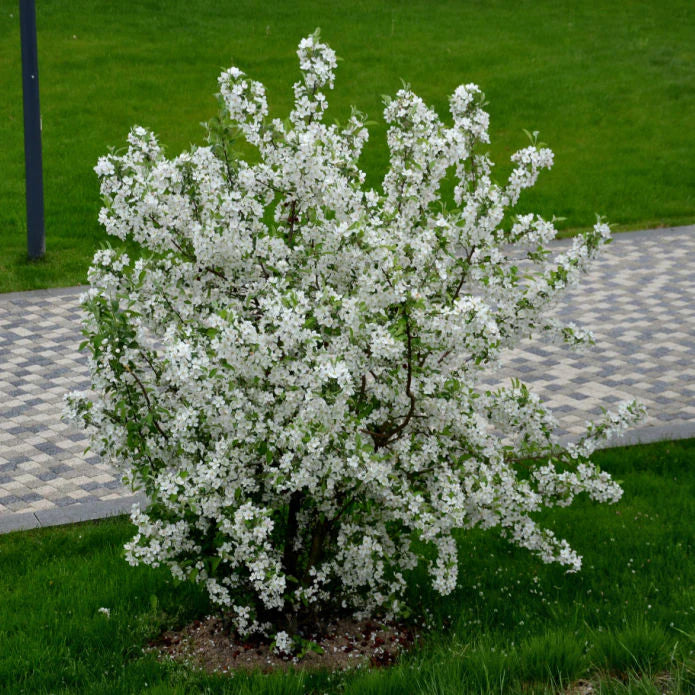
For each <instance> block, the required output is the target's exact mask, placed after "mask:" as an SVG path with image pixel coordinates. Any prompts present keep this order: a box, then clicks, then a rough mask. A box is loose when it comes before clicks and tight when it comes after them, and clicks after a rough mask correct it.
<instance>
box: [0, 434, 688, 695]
mask: <svg viewBox="0 0 695 695" xmlns="http://www.w3.org/2000/svg"><path fill="white" fill-rule="evenodd" d="M595 461H596V463H598V464H599V465H600V466H601V467H602V468H604V469H605V470H608V471H610V472H611V473H612V474H613V475H614V476H615V477H616V478H617V479H618V480H621V481H622V484H623V487H624V490H625V494H624V497H623V499H622V500H621V501H620V502H619V503H618V504H616V505H599V504H595V503H592V502H590V501H587V500H586V499H581V500H578V503H577V504H575V505H574V506H572V507H570V508H568V509H560V510H554V511H550V512H547V513H545V514H544V515H543V521H544V523H545V524H546V525H548V526H549V527H551V528H554V529H555V530H556V531H557V533H558V535H560V536H561V537H565V538H567V539H568V540H569V542H570V543H571V545H572V546H573V547H574V548H576V549H577V550H578V551H579V552H580V553H581V554H582V555H583V557H584V567H583V569H582V570H581V572H579V573H576V574H567V573H566V572H565V571H564V570H563V568H562V567H558V566H554V565H543V564H542V563H541V562H540V561H539V560H537V559H536V558H535V557H533V556H532V555H530V553H528V552H527V551H523V550H518V549H514V548H512V547H510V546H509V545H508V544H507V543H506V542H504V541H502V540H501V539H500V538H499V536H498V534H497V533H496V532H495V531H490V532H479V531H475V532H468V533H462V534H461V535H460V538H459V548H460V553H461V560H460V571H459V588H458V589H457V590H456V591H455V592H454V593H453V594H452V595H451V596H449V597H446V598H442V597H439V596H438V595H436V594H435V593H434V592H433V591H432V590H431V589H429V588H428V582H427V580H426V577H425V573H424V571H423V572H419V573H416V574H415V575H414V576H411V577H410V582H409V587H410V604H411V605H412V606H413V608H414V610H415V615H416V616H419V617H420V618H423V617H424V618H426V619H428V620H429V622H430V623H431V625H432V626H433V629H432V630H431V631H429V632H426V633H423V640H422V643H421V645H420V647H419V648H418V649H416V650H415V651H414V652H413V653H411V654H409V655H406V656H405V657H403V659H402V660H401V661H400V663H399V664H397V665H396V666H394V667H393V668H391V669H377V670H372V671H366V670H360V671H355V672H347V673H335V674H328V673H306V672H297V673H286V674H283V673H275V674H272V675H259V674H255V675H254V674H251V675H249V674H245V673H241V672H239V673H236V674H235V675H233V676H231V677H230V676H221V675H208V674H205V673H200V672H196V671H195V670H193V669H190V668H187V667H185V666H183V665H179V664H172V663H159V662H157V661H156V659H155V658H154V656H153V655H151V654H144V653H143V647H144V646H146V645H147V642H148V641H149V640H150V639H152V638H154V637H156V636H157V635H158V634H159V632H160V630H161V629H162V628H163V627H165V626H176V625H182V624H186V623H187V622H188V621H190V620H191V619H193V618H195V617H200V616H203V615H205V614H206V613H207V612H208V611H209V610H210V607H209V605H208V604H207V601H206V599H205V596H204V595H203V592H201V591H199V590H198V589H196V588H195V587H192V586H189V585H178V586H176V585H174V584H173V583H172V581H171V577H170V575H169V574H168V573H167V571H166V570H164V569H157V570H153V569H150V568H147V567H137V568H132V567H130V566H128V565H127V564H126V562H125V560H124V559H123V551H122V545H123V543H124V542H125V541H126V540H128V539H129V537H130V536H132V534H133V527H132V526H131V525H130V524H129V522H128V521H127V520H125V519H118V520H111V521H102V522H96V523H88V524H80V525H75V526H64V527H58V528H53V529H39V530H35V531H26V532H20V533H12V534H8V535H5V536H0V597H1V600H0V692H2V693H6V694H7V695H48V693H53V694H54V695H59V694H60V695H77V694H85V695H86V694H89V695H97V694H99V695H126V694H128V695H130V694H131V693H132V694H135V693H137V694H138V695H140V693H147V694H149V695H155V694H158V695H172V694H173V695H184V693H206V694H208V695H212V694H217V693H228V694H232V693H234V694H236V695H261V694H267V695H281V694H283V693H285V694H287V695H290V694H293V695H308V694H313V695H319V694H324V693H325V694H330V695H333V694H335V695H337V694H344V695H411V694H412V695H415V694H418V695H461V694H462V693H466V694H467V693H480V694H492V693H498V694H500V695H502V694H503V693H506V694H509V695H516V694H518V693H525V694H532V693H537V694H540V693H572V695H579V694H580V693H583V694H584V695H589V693H592V694H598V693H604V694H608V693H612V694H614V695H630V694H632V695H638V694H640V695H657V694H661V695H663V693H671V694H672V695H678V694H685V693H692V692H695V657H694V655H693V654H694V650H695V564H694V563H693V561H692V558H693V553H694V552H695V524H694V523H693V522H694V520H695V440H689V441H681V442H675V443H668V442H667V443H660V444H652V445H647V446H637V447H630V448H625V449H613V450H608V451H604V452H600V453H598V454H596V455H595ZM102 608H105V609H108V611H109V612H110V615H109V616H106V615H105V614H104V612H103V611H100V609H102ZM580 679H585V680H586V679H588V680H590V681H591V682H592V683H593V690H591V691H590V690H587V689H586V685H585V686H584V689H581V688H579V687H578V686H576V684H577V683H578V681H580ZM570 684H574V685H575V686H576V687H575V689H572V690H570V689H568V686H569V685H570Z"/></svg>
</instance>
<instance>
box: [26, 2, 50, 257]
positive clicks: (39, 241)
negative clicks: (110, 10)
mask: <svg viewBox="0 0 695 695" xmlns="http://www.w3.org/2000/svg"><path fill="white" fill-rule="evenodd" d="M19 32H20V35H21V38H22V88H23V92H24V163H25V170H26V194H27V250H28V251H29V258H41V256H43V254H44V252H45V251H46V238H45V233H44V222H43V174H42V168H43V165H42V162H41V111H40V109H39V59H38V53H37V50H36V7H35V5H34V0H19Z"/></svg>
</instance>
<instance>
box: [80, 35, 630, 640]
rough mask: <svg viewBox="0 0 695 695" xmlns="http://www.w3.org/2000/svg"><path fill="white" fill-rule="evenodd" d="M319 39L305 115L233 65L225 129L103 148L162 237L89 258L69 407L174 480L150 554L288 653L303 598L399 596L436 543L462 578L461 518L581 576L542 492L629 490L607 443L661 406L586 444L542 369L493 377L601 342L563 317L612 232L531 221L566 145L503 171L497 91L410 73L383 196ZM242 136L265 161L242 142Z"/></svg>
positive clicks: (108, 446)
mask: <svg viewBox="0 0 695 695" xmlns="http://www.w3.org/2000/svg"><path fill="white" fill-rule="evenodd" d="M298 55H299V62H300V69H301V71H302V78H301V80H300V81H299V82H297V84H295V85H294V94H295V104H294V108H293V110H292V112H291V114H290V117H289V119H288V120H287V121H281V120H279V119H272V120H271V119H270V117H269V113H268V105H267V100H266V97H265V90H264V88H263V86H262V85H261V84H260V83H258V82H253V81H252V80H249V79H248V78H247V76H246V75H245V74H244V73H243V72H242V71H241V70H239V69H238V68H234V67H233V68H230V69H229V70H226V71H224V72H223V73H222V75H221V76H220V79H219V88H220V103H221V106H222V113H221V115H220V117H219V119H216V120H213V121H212V122H211V123H210V124H209V125H208V135H209V144H208V146H206V147H197V148H195V147H194V148H192V149H191V151H189V152H184V153H182V154H181V155H179V156H177V157H174V158H172V159H167V158H166V157H165V156H164V154H163V151H162V148H161V147H160V146H159V144H158V142H157V140H156V138H155V136H154V135H153V134H152V133H151V132H149V131H147V130H145V129H144V128H141V127H135V128H133V129H132V131H131V132H130V135H129V136H128V146H127V149H126V151H125V152H124V153H123V154H111V155H107V156H106V157H102V158H101V159H100V160H99V163H98V165H97V167H96V172H97V174H98V175H99V178H100V180H101V193H102V195H103V197H104V199H105V201H106V203H105V206H104V208H103V209H102V211H101V213H100V216H99V219H100V221H101V222H102V224H103V225H104V226H105V228H106V230H107V232H108V233H109V234H111V235H114V236H115V237H117V238H119V239H128V240H130V241H131V242H135V243H136V244H138V245H139V246H140V247H141V249H142V252H141V253H140V255H139V257H138V258H137V259H135V258H131V257H129V256H128V255H126V254H125V253H123V252H122V251H120V250H116V249H105V250H103V251H99V252H97V254H96V255H95V257H94V261H93V264H92V267H91V269H90V271H89V281H90V285H91V288H90V289H89V290H88V291H87V292H86V293H84V294H83V296H82V305H83V306H84V308H85V310H86V314H87V318H86V321H85V324H84V333H85V336H86V345H87V347H88V353H89V368H90V372H91V376H92V391H91V393H78V392H76V393H74V394H72V395H71V396H70V397H69V398H68V404H67V412H68V414H69V415H70V416H71V417H72V418H73V419H76V420H78V421H81V422H82V424H84V425H85V426H87V427H89V428H91V433H92V440H93V446H94V447H95V449H96V450H97V451H98V452H99V453H100V454H101V455H102V456H103V457H104V458H105V460H106V461H107V462H109V463H111V464H113V465H115V466H117V467H118V468H119V469H120V470H121V471H122V472H123V475H124V479H125V480H126V481H128V482H129V483H130V484H132V485H133V486H134V487H136V488H140V489H143V490H144V491H145V492H146V494H147V495H148V497H149V499H150V501H151V504H150V506H149V507H148V508H147V509H145V510H142V509H140V508H139V507H137V506H136V507H135V508H134V509H133V512H132V515H131V519H132V521H133V523H134V524H135V526H136V529H137V530H136V535H135V536H134V538H133V539H132V540H131V541H130V542H129V543H127V545H126V557H127V559H128V561H129V562H131V563H132V564H139V563H145V564H148V565H151V566H155V567H156V566H158V565H164V566H166V567H168V568H169V569H170V570H171V572H172V574H173V575H174V576H175V577H177V578H178V579H188V580H191V581H195V582H198V583H201V584H202V585H203V586H204V587H205V588H206V590H207V592H208V594H209V596H210V598H211V600H212V601H213V602H214V603H215V604H217V605H219V606H220V607H221V608H223V609H224V610H226V611H227V612H228V614H229V615H230V616H231V618H232V620H233V622H234V625H235V627H236V628H237V630H239V631H240V632H242V633H247V632H254V631H256V632H263V631H273V633H274V634H275V644H276V649H277V650H278V651H279V652H283V653H288V651H289V650H290V649H291V640H292V637H291V635H290V632H291V631H292V629H293V628H292V627H291V626H292V625H293V624H295V623H293V620H292V619H291V616H293V615H294V616H295V617H296V618H297V619H301V618H302V616H305V617H306V616H307V615H309V614H310V612H311V611H312V610H314V609H315V608H316V607H318V608H323V609H326V610H329V609H330V608H332V607H349V608H350V609H352V610H353V611H355V612H356V613H357V614H367V613H369V612H371V611H375V610H385V611H389V610H390V611H395V610H397V608H398V606H400V605H401V604H402V600H403V593H404V589H405V586H406V577H407V573H408V572H409V571H411V570H412V569H413V568H415V567H416V565H417V564H418V562H419V559H418V557H417V556H416V555H415V554H414V553H413V552H412V550H411V541H412V540H414V539H416V538H419V539H420V541H422V542H424V543H426V544H428V545H429V546H430V547H431V549H432V551H433V557H432V560H431V562H430V563H429V565H428V569H429V573H430V576H431V581H432V584H433V586H434V588H435V589H436V590H437V591H439V592H440V593H442V594H447V593H449V592H451V591H452V590H453V589H454V588H455V586H456V583H457V577H458V569H459V561H460V559H459V558H458V556H457V550H456V544H455V542H454V536H453V533H454V531H455V530H456V529H470V528H474V527H480V528H492V527H498V528H499V529H500V530H501V532H502V533H503V534H504V535H505V536H506V537H507V538H509V540H510V541H511V542H512V543H515V544H517V545H519V546H521V547H524V548H528V549H529V550H531V551H532V552H534V553H536V554H537V555H538V556H539V557H540V558H541V559H542V560H543V561H545V562H559V563H561V564H563V565H565V566H567V567H568V568H569V569H570V570H576V569H578V567H579V565H580V558H579V556H578V555H577V553H576V552H574V551H573V550H572V549H571V548H570V547H569V546H568V545H567V543H566V542H565V541H564V540H562V539H558V538H556V537H555V536H554V535H553V534H552V532H550V531H549V530H547V529H542V528H540V527H539V525H538V524H537V522H536V521H534V519H533V513H534V512H536V511H537V510H539V509H541V508H543V507H546V506H552V505H565V504H569V503H570V502H571V501H572V499H574V497H575V496H576V495H578V494H580V493H587V494H588V495H589V496H590V497H591V498H592V499H594V500H596V501H601V502H611V501H615V500H617V499H618V498H619V496H620V492H621V491H620V488H619V487H618V485H617V484H616V483H615V482H613V481H612V480H611V478H610V476H609V475H608V474H606V473H605V472H602V471H599V470H598V469H597V468H596V467H595V466H594V465H593V464H592V463H591V462H590V461H589V457H590V456H591V453H592V452H593V451H594V449H595V448H596V446H597V445H599V444H600V443H601V442H602V441H604V440H605V439H607V438H608V437H612V436H615V435H617V434H619V433H620V432H621V431H622V430H623V429H624V428H625V427H626V426H628V425H630V424H631V423H633V422H635V421H636V420H638V419H639V418H640V417H641V416H642V415H643V410H642V408H641V407H640V406H639V405H637V404H635V403H632V404H623V405H621V406H620V407H619V408H618V411H617V413H615V414H611V413H607V414H606V415H605V417H604V419H603V420H602V421H600V422H598V423H590V424H589V425H588V428H587V433H586V435H585V436H584V437H582V438H581V439H580V440H579V441H578V442H575V443H574V444H571V445H569V446H568V447H567V448H565V449H563V448H562V447H561V446H560V444H559V442H558V441H557V438H556V437H555V435H554V429H555V427H556V421H555V419H554V418H553V415H552V413H551V411H550V410H549V408H548V407H547V406H546V405H545V404H544V403H543V402H542V401H541V399H540V397H539V396H538V395H537V394H535V393H533V392H532V391H531V390H530V389H529V388H528V387H527V386H526V385H524V384H522V383H521V382H519V381H514V382H513V383H512V384H510V385H509V386H507V387H503V388H501V389H498V390H497V391H489V390H486V389H485V388H483V387H482V386H480V384H481V383H482V382H483V378H484V375H485V372H486V371H488V370H491V369H494V368H495V367H496V366H497V364H498V363H499V359H500V355H501V354H502V352H503V351H504V350H505V349H509V348H512V347H514V346H515V345H517V344H518V343H519V341H520V340H521V339H522V338H525V337H527V336H529V335H533V334H536V335H539V336H541V337H543V336H547V337H553V338H555V339H556V340H560V341H562V342H564V343H566V344H568V345H570V346H579V345H582V344H585V343H587V342H590V341H591V340H592V338H591V335H590V334H589V333H588V332H586V331H583V329H580V328H579V327H577V326H574V325H571V324H570V325H562V324H559V323H557V322H556V321H549V320H548V319H547V313H548V309H549V308H550V307H551V306H552V305H553V304H554V303H555V302H556V301H557V299H558V297H559V296H560V295H561V293H562V291H563V290H565V289H566V288H567V287H569V286H571V285H572V284H573V283H575V282H577V280H578V279H579V277H580V275H581V273H582V272H583V271H584V270H585V269H586V268H587V267H588V266H589V264H590V262H591V260H592V259H593V258H594V257H595V256H596V254H597V252H598V251H599V250H600V248H601V246H602V245H603V244H604V243H606V242H607V241H608V240H609V231H608V228H607V226H606V225H605V224H604V223H602V222H599V223H597V225H596V226H595V227H594V229H593V230H591V231H589V232H587V233H585V234H584V235H582V236H580V237H577V238H576V239H575V240H574V242H573V244H572V246H571V248H570V249H569V250H568V251H567V252H566V253H563V254H561V255H559V256H557V257H556V258H552V256H551V254H550V253H549V252H548V251H547V250H546V248H545V244H547V242H549V241H550V240H551V239H553V238H554V237H555V228H554V226H553V223H552V222H551V221H546V220H543V219H542V218H541V217H539V216H537V215H531V214H527V215H520V216H517V217H513V216H512V215H510V214H508V213H509V212H510V210H511V209H512V208H513V206H514V204H515V203H516V201H517V200H518V198H519V195H520V193H521V191H522V190H523V189H525V188H528V187H530V186H532V185H533V184H534V183H535V182H536V179H537V177H538V175H539V173H540V171H541V170H542V169H547V168H550V167H551V166H552V162H553V156H552V152H551V151H550V150H549V149H547V148H545V147H543V146H540V145H537V144H535V141H534V142H533V144H532V145H530V146H529V147H526V148H524V149H523V150H521V151H519V152H517V153H516V154H514V155H513V156H512V163H513V164H514V169H513V171H512V174H511V175H510V177H509V179H508V181H507V182H506V183H505V184H503V185H500V184H498V183H496V182H495V180H494V178H493V173H492V172H493V164H492V162H491V161H490V159H489V158H488V157H487V155H485V154H483V153H482V150H481V146H482V145H485V144H487V143H488V142H489V135H488V128H489V117H488V114H487V113H486V111H485V110H484V96H483V94H482V92H481V90H480V89H479V88H478V87H477V86H475V85H471V84H468V85H465V86H461V87H459V88H458V89H457V90H456V91H455V92H454V94H453V96H452V97H451V100H450V110H451V115H452V118H453V122H452V125H451V126H447V125H446V124H445V123H444V122H443V121H442V120H441V119H440V117H439V116H438V115H437V113H436V112H435V111H434V109H432V108H430V107H428V106H427V105H426V104H425V103H424V102H423V101H422V100H421V99H420V98H419V97H417V96H416V95H415V94H414V93H413V92H412V91H411V90H410V89H409V88H407V87H404V88H403V89H402V90H400V91H399V92H398V93H397V94H396V96H395V97H394V99H393V100H391V101H390V102H389V103H388V104H387V106H386V110H385V118H386V121H387V123H388V133H387V140H388V146H389V152H390V166H389V170H388V172H387V173H386V175H385V177H384V180H383V186H382V189H381V190H379V191H377V190H365V187H364V181H365V174H364V172H362V171H361V170H360V169H359V166H358V163H357V162H358V158H359V156H360V153H361V150H362V147H363V145H364V143H365V142H366V139H367V131H366V128H365V126H364V117H363V116H362V115H361V114H359V113H357V112H353V114H352V116H351V117H350V119H349V121H348V122H347V124H346V125H345V126H342V127H341V126H338V125H335V124H333V125H328V124H327V123H326V122H325V121H324V119H323V116H324V112H325V110H326V107H327V100H326V96H325V93H324V91H325V90H328V89H332V88H333V82H334V71H335V67H336V56H335V53H334V52H333V51H332V50H331V49H330V48H329V47H328V46H326V45H325V44H323V43H321V42H320V40H319V37H318V35H317V34H314V35H313V36H311V37H308V38H306V39H304V40H302V42H301V43H300V46H299V51H298ZM230 134H231V136H236V135H241V136H243V137H244V138H245V139H246V140H247V141H248V142H250V143H251V144H252V145H254V146H255V147H256V148H257V149H258V153H259V156H258V157H257V158H256V159H254V160H253V162H251V163H249V162H245V161H243V160H241V159H239V158H238V157H236V156H235V154H234V150H233V147H232V144H233V143H232V141H231V139H230ZM450 171H452V172H454V175H455V189H454V194H453V200H449V201H442V197H441V193H440V184H441V182H442V180H443V179H444V177H445V176H446V175H447V172H450ZM444 203H446V204H444ZM520 259H521V260H520ZM522 264H523V272H522V271H521V270H520V266H521V265H522ZM519 459H528V460H530V461H531V462H532V463H531V464H530V465H531V467H532V470H531V474H530V475H526V474H523V475H522V474H520V472H519V469H518V465H517V464H518V461H519ZM463 561H464V562H465V559H464V560H463ZM288 630H289V631H290V632H288Z"/></svg>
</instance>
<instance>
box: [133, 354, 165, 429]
mask: <svg viewBox="0 0 695 695" xmlns="http://www.w3.org/2000/svg"><path fill="white" fill-rule="evenodd" d="M123 368H124V369H125V370H126V372H128V374H131V375H132V377H133V379H135V382H136V383H137V385H138V386H139V387H140V390H141V391H142V395H143V396H144V397H145V403H147V410H149V411H150V413H152V423H153V424H154V426H155V427H156V428H157V431H158V432H159V434H161V435H162V437H164V439H169V436H168V435H167V434H166V432H164V430H163V429H162V428H161V426H160V424H159V423H158V422H157V419H156V418H155V417H154V412H153V411H152V402H151V401H150V397H149V396H148V395H147V389H146V388H145V386H144V384H143V383H142V381H140V378H139V377H138V375H137V374H136V373H135V372H134V371H133V370H132V369H131V368H130V367H129V366H128V365H127V364H126V365H124V367H123Z"/></svg>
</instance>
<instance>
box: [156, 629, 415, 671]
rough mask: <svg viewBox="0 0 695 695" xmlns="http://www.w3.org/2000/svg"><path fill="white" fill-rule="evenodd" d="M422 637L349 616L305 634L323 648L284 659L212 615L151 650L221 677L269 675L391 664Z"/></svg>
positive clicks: (266, 643) (172, 632)
mask: <svg viewBox="0 0 695 695" xmlns="http://www.w3.org/2000/svg"><path fill="white" fill-rule="evenodd" d="M418 637H419V635H418V634H416V633H415V631H414V630H413V628H412V627H409V626H406V625H405V624H402V623H395V622H387V623H381V622H378V621H376V620H370V619H367V620H359V621H358V620H353V619H349V618H345V619H342V620H339V621H337V622H335V623H333V624H330V625H329V626H328V627H327V628H326V629H325V630H323V631H322V632H321V633H317V634H308V635H305V636H304V638H305V639H306V640H307V641H310V642H314V643H315V644H316V645H318V647H319V649H316V650H315V649H314V648H312V647H311V646H309V647H307V648H306V649H305V650H304V653H303V654H302V653H300V654H298V655H296V656H282V655H279V654H276V653H274V652H273V651H272V649H271V644H270V640H268V639H259V638H256V639H249V640H247V641H244V640H241V639H239V638H236V637H235V636H234V635H228V634H225V630H224V628H223V624H222V620H221V619H220V618H219V617H216V616H209V617H207V618H205V619H204V620H195V621H193V622H192V623H190V624H189V625H187V626H186V627H184V628H182V629H181V630H167V631H166V632H164V633H162V634H161V635H160V636H159V637H158V638H157V639H155V640H152V641H151V642H150V643H149V644H148V646H147V649H146V651H147V652H150V653H155V654H157V655H158V658H160V659H174V660H176V661H182V662H185V663H189V664H191V665H193V666H195V667H197V668H201V669H204V670H205V671H208V672H216V673H231V672H233V671H237V670H256V669H257V670H260V671H262V672H264V673H267V672H269V671H274V670H278V669H279V670H282V669H286V668H288V667H293V668H306V669H323V668H325V669H328V670H331V671H336V670H345V669H349V668H356V667H358V666H360V667H366V666H371V667H377V668H378V667H385V666H390V665H392V664H393V663H395V662H396V660H397V659H398V657H399V655H400V654H401V653H403V652H404V651H407V650H408V649H410V648H411V647H412V646H413V644H414V643H415V641H416V640H417V638H418ZM319 651H320V653H319Z"/></svg>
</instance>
